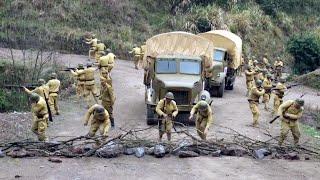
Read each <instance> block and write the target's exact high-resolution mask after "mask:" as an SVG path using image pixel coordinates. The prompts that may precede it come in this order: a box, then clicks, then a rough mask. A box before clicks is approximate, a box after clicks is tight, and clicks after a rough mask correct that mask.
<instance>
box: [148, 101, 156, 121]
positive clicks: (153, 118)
mask: <svg viewBox="0 0 320 180" xmlns="http://www.w3.org/2000/svg"><path fill="white" fill-rule="evenodd" d="M156 123H157V114H156V113H155V110H154V108H152V107H151V106H150V105H147V125H154V124H156Z"/></svg>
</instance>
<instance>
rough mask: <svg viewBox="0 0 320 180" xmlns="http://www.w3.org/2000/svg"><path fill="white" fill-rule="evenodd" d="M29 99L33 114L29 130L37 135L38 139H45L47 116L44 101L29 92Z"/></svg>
mask: <svg viewBox="0 0 320 180" xmlns="http://www.w3.org/2000/svg"><path fill="white" fill-rule="evenodd" d="M30 101H31V111H32V116H33V122H32V127H31V130H32V132H33V133H35V134H36V135H37V136H38V139H39V141H46V140H47V136H46V129H47V127H48V124H47V122H48V118H49V115H48V109H47V105H46V101H45V100H44V99H43V98H42V97H41V96H39V95H38V94H36V93H31V95H30Z"/></svg>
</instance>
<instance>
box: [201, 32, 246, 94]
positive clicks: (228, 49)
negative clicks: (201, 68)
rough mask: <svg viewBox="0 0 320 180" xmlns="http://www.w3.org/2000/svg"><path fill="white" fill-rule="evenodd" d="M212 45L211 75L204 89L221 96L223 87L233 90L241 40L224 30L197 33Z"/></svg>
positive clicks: (239, 61)
mask: <svg viewBox="0 0 320 180" xmlns="http://www.w3.org/2000/svg"><path fill="white" fill-rule="evenodd" d="M198 35H199V36H200V37H203V38H206V39H208V40H209V41H210V42H211V43H212V44H213V46H214V51H212V52H211V53H212V57H213V61H214V63H213V64H214V65H213V68H212V71H211V72H212V77H211V78H209V79H208V80H207V83H206V87H205V89H206V90H208V91H209V92H210V94H211V95H212V96H217V97H222V96H223V94H224V89H226V90H233V86H234V83H235V79H236V72H237V71H238V70H239V66H240V63H241V54H242V40H241V38H240V37H239V36H237V35H236V34H233V33H232V32H229V31H225V30H214V31H209V32H206V33H201V34H198Z"/></svg>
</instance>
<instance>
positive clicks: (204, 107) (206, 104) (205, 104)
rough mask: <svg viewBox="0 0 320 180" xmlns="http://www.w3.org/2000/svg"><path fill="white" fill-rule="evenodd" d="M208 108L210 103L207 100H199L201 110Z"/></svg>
mask: <svg viewBox="0 0 320 180" xmlns="http://www.w3.org/2000/svg"><path fill="white" fill-rule="evenodd" d="M207 108H208V103H207V102H206V101H199V111H205V110H207Z"/></svg>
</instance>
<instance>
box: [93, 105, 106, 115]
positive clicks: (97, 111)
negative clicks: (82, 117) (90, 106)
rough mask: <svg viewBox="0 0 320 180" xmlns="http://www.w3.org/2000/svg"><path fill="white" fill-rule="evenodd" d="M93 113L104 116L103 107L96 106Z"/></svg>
mask: <svg viewBox="0 0 320 180" xmlns="http://www.w3.org/2000/svg"><path fill="white" fill-rule="evenodd" d="M94 111H95V113H96V114H98V115H101V114H104V113H105V109H104V107H103V106H101V105H98V106H97V107H95V109H94Z"/></svg>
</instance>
